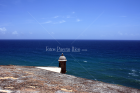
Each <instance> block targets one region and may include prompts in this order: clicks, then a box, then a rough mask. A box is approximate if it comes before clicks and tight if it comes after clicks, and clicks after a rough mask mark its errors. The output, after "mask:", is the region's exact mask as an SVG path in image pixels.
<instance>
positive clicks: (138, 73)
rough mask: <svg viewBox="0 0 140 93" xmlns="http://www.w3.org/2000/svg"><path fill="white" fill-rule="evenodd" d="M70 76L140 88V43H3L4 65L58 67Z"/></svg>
mask: <svg viewBox="0 0 140 93" xmlns="http://www.w3.org/2000/svg"><path fill="white" fill-rule="evenodd" d="M62 53H63V54H64V56H65V57H66V58H67V62H66V65H67V73H66V74H69V75H74V76H77V77H82V78H87V79H92V80H98V81H103V82H107V83H111V84H118V85H123V86H128V87H133V88H138V89H140V41H129V40H127V41H123V40H120V41H117V40H0V65H9V64H11V65H20V66H58V63H59V62H58V59H59V57H60V56H61V54H62Z"/></svg>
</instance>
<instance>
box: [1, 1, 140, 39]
mask: <svg viewBox="0 0 140 93" xmlns="http://www.w3.org/2000/svg"><path fill="white" fill-rule="evenodd" d="M0 39H75V40H78V39H90V40H140V0H0Z"/></svg>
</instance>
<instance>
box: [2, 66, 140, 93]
mask: <svg viewBox="0 0 140 93" xmlns="http://www.w3.org/2000/svg"><path fill="white" fill-rule="evenodd" d="M5 92H9V93H10V92H13V93H28V92H29V93H71V92H73V93H89V92H90V93H101V92H102V93H140V90H139V89H133V88H129V87H124V86H118V85H113V84H107V83H103V82H99V81H93V80H88V79H84V78H78V77H75V76H71V75H66V74H61V73H55V72H51V71H47V70H43V69H39V68H35V67H32V66H0V93H5Z"/></svg>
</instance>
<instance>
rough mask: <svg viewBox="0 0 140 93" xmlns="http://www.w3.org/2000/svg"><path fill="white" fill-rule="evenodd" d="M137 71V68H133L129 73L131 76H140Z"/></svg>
mask: <svg viewBox="0 0 140 93" xmlns="http://www.w3.org/2000/svg"><path fill="white" fill-rule="evenodd" d="M136 72H137V71H136V70H134V69H132V70H131V73H128V74H129V75H131V76H139V75H137V74H136Z"/></svg>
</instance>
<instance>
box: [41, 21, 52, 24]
mask: <svg viewBox="0 0 140 93" xmlns="http://www.w3.org/2000/svg"><path fill="white" fill-rule="evenodd" d="M48 23H52V21H47V22H44V23H41V24H48Z"/></svg>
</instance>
